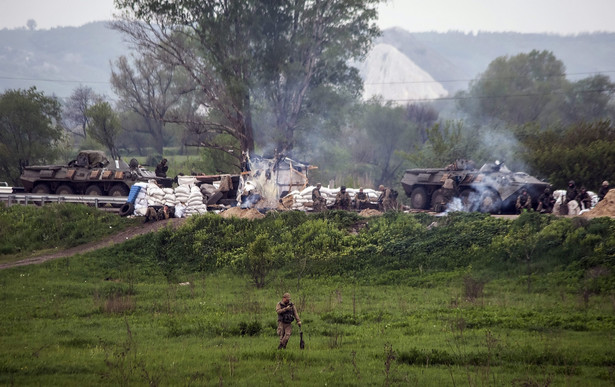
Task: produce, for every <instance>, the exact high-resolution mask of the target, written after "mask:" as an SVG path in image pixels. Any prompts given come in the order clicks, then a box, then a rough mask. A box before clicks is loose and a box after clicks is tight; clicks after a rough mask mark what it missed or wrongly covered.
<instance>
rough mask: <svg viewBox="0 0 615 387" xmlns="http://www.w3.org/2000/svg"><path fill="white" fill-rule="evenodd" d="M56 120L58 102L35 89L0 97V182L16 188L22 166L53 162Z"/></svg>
mask: <svg viewBox="0 0 615 387" xmlns="http://www.w3.org/2000/svg"><path fill="white" fill-rule="evenodd" d="M60 119H61V105H60V102H59V101H58V100H57V99H56V98H53V97H47V96H45V95H44V94H43V93H42V92H38V91H37V90H36V88H35V87H32V88H30V89H28V90H7V91H5V92H4V93H3V94H0V180H7V181H9V182H11V183H12V184H14V185H17V184H18V183H19V176H20V174H21V170H22V168H23V167H24V166H26V165H30V164H38V163H45V162H52V161H54V159H55V157H56V154H57V150H58V145H59V141H60V140H61V139H62V133H63V129H62V127H61V126H60V125H59V124H58V123H59V122H60Z"/></svg>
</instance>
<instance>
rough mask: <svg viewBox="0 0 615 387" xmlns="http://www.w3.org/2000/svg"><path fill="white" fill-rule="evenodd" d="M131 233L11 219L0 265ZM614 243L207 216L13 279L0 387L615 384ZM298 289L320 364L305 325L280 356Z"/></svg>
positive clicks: (508, 228)
mask: <svg viewBox="0 0 615 387" xmlns="http://www.w3.org/2000/svg"><path fill="white" fill-rule="evenodd" d="M120 219H122V218H119V217H116V218H113V217H110V216H109V215H108V214H104V213H99V212H97V211H93V210H92V209H89V208H87V207H83V206H76V205H68V204H64V205H53V206H44V207H41V208H34V207H32V208H25V207H19V206H15V207H11V208H10V209H9V208H4V207H1V206H0V226H1V227H0V262H1V261H10V260H14V259H15V258H16V256H19V257H25V256H27V255H28V254H32V253H36V251H39V252H40V251H48V250H50V249H54V248H55V247H58V246H59V248H67V247H71V246H74V245H77V244H79V243H86V242H88V241H91V240H96V239H99V238H101V237H104V235H106V234H108V233H110V232H113V230H119V229H124V228H126V227H130V226H131V222H132V221H131V220H128V219H124V220H120ZM133 226H134V225H133ZM614 230H615V222H613V220H611V219H608V218H603V219H596V220H583V219H557V218H552V217H543V216H540V215H538V214H527V215H524V216H520V217H519V218H518V219H516V220H514V221H511V220H503V219H494V218H493V217H489V216H487V215H482V214H457V215H450V216H449V217H447V218H446V219H443V218H437V219H436V218H432V217H430V216H427V215H425V214H423V215H408V214H386V215H385V216H381V217H376V218H370V219H369V220H367V219H363V218H360V217H358V216H357V215H356V214H352V213H345V212H333V211H332V212H328V213H323V214H317V215H306V214H303V213H282V214H269V215H268V216H267V217H266V218H264V219H259V220H254V221H249V220H245V219H223V218H222V217H220V216H217V215H211V214H210V215H206V216H199V217H193V218H191V219H189V220H188V221H186V222H185V223H184V224H183V225H182V226H181V227H180V228H179V229H172V228H168V229H163V230H161V231H159V232H157V233H156V234H150V235H144V236H139V237H136V238H134V239H131V240H129V241H126V242H124V243H122V244H117V245H115V246H111V247H108V248H105V249H102V250H97V251H93V252H90V253H83V254H81V255H76V256H73V257H70V258H60V259H56V260H53V261H49V262H46V263H44V264H40V265H32V266H22V267H15V268H10V269H5V270H1V271H0V287H1V289H2V291H1V292H0V308H1V309H2V313H0V338H1V343H2V347H1V348H2V349H1V350H0V385H3V386H4V385H6V386H9V385H18V386H40V385H44V386H84V385H87V386H96V385H121V386H128V385H130V386H140V385H143V386H146V385H150V386H200V385H228V386H245V385H250V386H253V385H255V386H261V385H263V386H269V385H290V384H292V385H298V386H316V385H317V386H323V385H326V386H346V385H348V386H355V385H361V386H363V385H367V386H370V385H374V386H383V385H384V386H389V385H399V386H402V385H403V386H407V385H417V386H442V385H450V386H460V385H464V386H465V385H467V386H500V385H513V386H547V385H550V386H554V385H555V386H612V385H614V384H615V290H614V289H615V287H614V284H615V281H614V280H613V278H614V277H613V273H614V272H615V269H613V264H614V263H615V261H614V260H613V257H614V256H615V237H614V235H615V234H614V233H613V231H614ZM92 238H94V239H92ZM257 279H266V281H264V286H262V287H258V286H255V285H258V284H259V282H258V281H256V280H257ZM260 284H262V282H261V283H260ZM286 291H290V292H291V293H292V295H293V301H294V303H295V304H296V305H297V307H298V310H299V313H300V316H301V318H302V320H303V333H304V338H305V341H306V348H305V349H304V350H301V349H300V348H299V335H298V333H299V332H298V329H297V327H296V326H295V328H294V333H293V336H292V337H291V340H290V343H289V346H288V348H287V349H286V350H281V351H280V350H277V344H278V338H277V337H276V333H275V330H276V314H275V305H276V303H277V302H278V301H279V300H280V299H281V295H282V294H283V293H284V292H286Z"/></svg>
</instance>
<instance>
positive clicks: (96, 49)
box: [0, 22, 128, 97]
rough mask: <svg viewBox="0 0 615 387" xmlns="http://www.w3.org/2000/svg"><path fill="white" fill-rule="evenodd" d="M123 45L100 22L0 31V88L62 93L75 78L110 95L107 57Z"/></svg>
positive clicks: (65, 93) (121, 50) (123, 49)
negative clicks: (35, 29)
mask: <svg viewBox="0 0 615 387" xmlns="http://www.w3.org/2000/svg"><path fill="white" fill-rule="evenodd" d="M127 53H128V47H127V45H126V43H124V42H123V41H122V37H121V36H120V34H119V33H117V32H116V31H113V30H110V29H109V28H107V27H106V23H104V22H98V23H90V24H86V25H84V26H81V27H63V28H54V29H50V30H39V31H29V30H25V29H16V30H7V29H4V30H0V90H6V89H9V88H11V89H16V88H21V89H25V88H28V87H30V86H33V85H36V87H37V88H38V89H39V90H42V91H44V92H46V93H48V94H52V93H53V94H55V95H57V96H58V97H68V96H70V94H71V93H72V91H73V90H74V89H75V87H77V86H78V85H79V84H80V83H82V84H84V85H87V86H90V87H92V88H93V89H94V90H95V91H96V92H98V93H102V94H107V95H111V94H112V91H111V85H110V84H109V78H110V74H111V70H110V69H111V67H110V61H114V60H115V59H116V58H118V57H119V56H120V55H126V54H127Z"/></svg>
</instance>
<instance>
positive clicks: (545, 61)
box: [459, 50, 567, 124]
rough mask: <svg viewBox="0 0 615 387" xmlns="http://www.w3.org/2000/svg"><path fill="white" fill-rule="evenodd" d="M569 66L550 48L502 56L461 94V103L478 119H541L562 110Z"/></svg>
mask: <svg viewBox="0 0 615 387" xmlns="http://www.w3.org/2000/svg"><path fill="white" fill-rule="evenodd" d="M565 72H566V69H565V67H564V64H563V63H562V61H560V60H559V59H557V58H556V57H555V56H554V55H553V53H551V52H549V51H537V50H533V51H532V52H530V53H528V54H519V55H516V56H513V57H507V56H503V57H499V58H496V59H495V60H494V61H493V62H491V63H490V64H489V66H488V67H487V70H486V71H485V72H484V73H483V74H481V76H480V78H478V79H477V80H476V81H474V82H472V83H471V84H470V88H469V91H468V92H467V93H461V97H462V98H461V99H460V100H459V101H460V106H461V108H462V109H463V110H465V111H467V112H469V113H470V115H471V116H473V117H474V118H475V119H476V120H477V121H485V120H493V119H495V120H498V121H501V122H505V123H508V124H524V123H527V122H533V121H538V120H540V119H541V118H545V117H547V116H548V115H549V113H550V111H554V110H557V109H558V106H557V105H558V104H559V103H560V102H561V98H558V96H561V95H563V93H564V92H565V88H566V84H567V83H566V79H565Z"/></svg>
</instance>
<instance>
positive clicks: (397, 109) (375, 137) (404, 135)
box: [345, 100, 419, 186]
mask: <svg viewBox="0 0 615 387" xmlns="http://www.w3.org/2000/svg"><path fill="white" fill-rule="evenodd" d="M357 127H358V128H357V129H358V130H359V131H358V132H357V133H354V134H352V135H350V136H349V137H348V138H347V139H346V140H345V142H346V143H347V144H348V145H350V146H351V149H352V152H353V159H354V161H355V163H357V164H362V165H363V166H371V168H370V169H371V170H373V171H374V178H373V180H374V184H375V185H376V186H378V185H380V184H387V185H391V184H393V183H394V182H395V181H396V180H397V177H398V176H397V175H398V174H399V172H401V170H402V169H401V168H402V166H403V164H404V162H405V160H406V159H405V158H404V157H402V153H401V152H406V151H408V150H409V149H413V148H414V147H416V146H417V145H418V144H419V139H418V137H419V136H418V132H417V128H416V125H415V124H414V123H413V122H411V121H409V120H408V119H407V118H406V109H405V108H404V107H402V106H393V105H392V104H391V103H386V104H383V103H382V102H381V101H379V100H371V101H369V102H367V103H365V104H364V106H363V108H362V113H361V114H360V116H359V117H358V124H357ZM355 130H356V129H355Z"/></svg>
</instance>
